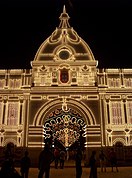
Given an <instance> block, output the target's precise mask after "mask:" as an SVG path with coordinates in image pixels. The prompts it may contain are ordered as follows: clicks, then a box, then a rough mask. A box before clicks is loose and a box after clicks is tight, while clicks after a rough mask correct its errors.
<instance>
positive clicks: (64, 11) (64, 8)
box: [63, 5, 66, 14]
mask: <svg viewBox="0 0 132 178" xmlns="http://www.w3.org/2000/svg"><path fill="white" fill-rule="evenodd" d="M63 13H64V14H65V13H66V6H65V5H64V6H63Z"/></svg>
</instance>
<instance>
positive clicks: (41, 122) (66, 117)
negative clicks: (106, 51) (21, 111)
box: [33, 98, 96, 147]
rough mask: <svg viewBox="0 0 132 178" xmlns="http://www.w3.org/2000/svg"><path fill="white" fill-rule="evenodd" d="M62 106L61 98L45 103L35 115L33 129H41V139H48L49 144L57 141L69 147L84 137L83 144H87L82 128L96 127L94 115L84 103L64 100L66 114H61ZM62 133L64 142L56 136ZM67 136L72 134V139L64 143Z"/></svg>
mask: <svg viewBox="0 0 132 178" xmlns="http://www.w3.org/2000/svg"><path fill="white" fill-rule="evenodd" d="M63 104H64V100H63V99H62V98H57V99H54V100H50V101H48V102H46V103H45V104H44V105H43V106H42V107H41V108H40V109H39V110H38V112H37V113H36V115H35V117H34V121H33V125H34V126H33V127H34V128H35V127H42V128H43V132H42V138H44V140H45V139H47V140H48V139H49V140H50V141H51V142H52V141H53V142H54V141H55V140H57V141H58V140H59V143H61V145H63V146H64V147H71V146H72V145H74V144H75V143H76V142H80V140H81V139H82V140H83V138H84V137H83V136H84V135H85V142H87V136H86V135H87V134H85V133H84V130H85V129H84V128H85V126H86V127H88V126H93V125H96V119H95V117H94V114H93V113H92V111H91V110H90V108H89V107H88V106H87V105H85V103H83V102H81V101H79V100H75V99H73V98H67V99H66V104H67V108H68V111H67V112H62V108H63V107H62V106H63ZM56 112H57V113H59V115H57V113H56ZM53 113H54V114H55V115H54V114H53ZM81 124H82V125H81ZM76 126H77V127H76ZM55 127H58V130H57V129H55ZM61 127H62V129H61ZM71 127H72V129H71ZM75 127H76V129H75ZM73 128H74V129H73ZM62 133H63V136H64V138H65V141H64V139H62V138H60V137H59V136H58V135H59V134H60V135H61V134H62ZM69 134H72V136H73V137H72V138H71V140H70V141H69V140H68V141H66V139H69V136H68V135H69ZM66 137H67V138H66ZM82 145H83V144H82Z"/></svg>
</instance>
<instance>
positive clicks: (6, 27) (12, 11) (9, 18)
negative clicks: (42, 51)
mask: <svg viewBox="0 0 132 178" xmlns="http://www.w3.org/2000/svg"><path fill="white" fill-rule="evenodd" d="M64 4H65V5H66V10H67V12H68V14H69V16H70V21H69V22H70V25H71V26H72V27H73V28H74V30H76V31H77V33H78V35H79V36H80V37H82V38H83V39H84V40H85V41H86V42H87V43H88V45H89V46H90V48H91V50H92V52H93V54H94V56H95V59H96V60H98V63H99V64H98V68H132V0H0V69H4V68H6V69H7V68H16V69H17V68H18V69H19V68H20V69H21V68H23V69H24V68H25V69H26V68H31V66H30V61H32V60H33V59H34V56H35V54H36V52H37V50H38V48H39V46H40V45H41V43H42V42H43V41H44V40H45V39H46V38H47V37H49V36H50V35H51V33H52V32H53V31H54V30H55V28H56V27H58V25H59V16H60V13H61V12H62V9H63V5H64Z"/></svg>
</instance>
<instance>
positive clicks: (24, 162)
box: [20, 151, 31, 178]
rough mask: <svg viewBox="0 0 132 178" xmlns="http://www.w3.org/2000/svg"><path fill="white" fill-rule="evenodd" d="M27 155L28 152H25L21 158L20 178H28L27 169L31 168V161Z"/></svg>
mask: <svg viewBox="0 0 132 178" xmlns="http://www.w3.org/2000/svg"><path fill="white" fill-rule="evenodd" d="M28 154H29V153H28V151H25V153H24V157H22V159H21V169H20V172H21V175H22V178H28V173H29V168H30V166H31V160H30V158H29V156H28Z"/></svg>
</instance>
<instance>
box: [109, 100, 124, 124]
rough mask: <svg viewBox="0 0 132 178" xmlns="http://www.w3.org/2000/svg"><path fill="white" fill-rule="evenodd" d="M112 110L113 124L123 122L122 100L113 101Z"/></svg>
mask: <svg viewBox="0 0 132 178" xmlns="http://www.w3.org/2000/svg"><path fill="white" fill-rule="evenodd" d="M110 110H111V112H110V113H111V123H112V124H113V125H119V124H123V119H122V107H121V102H120V101H119V102H117V101H115V102H114V101H111V103H110Z"/></svg>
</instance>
